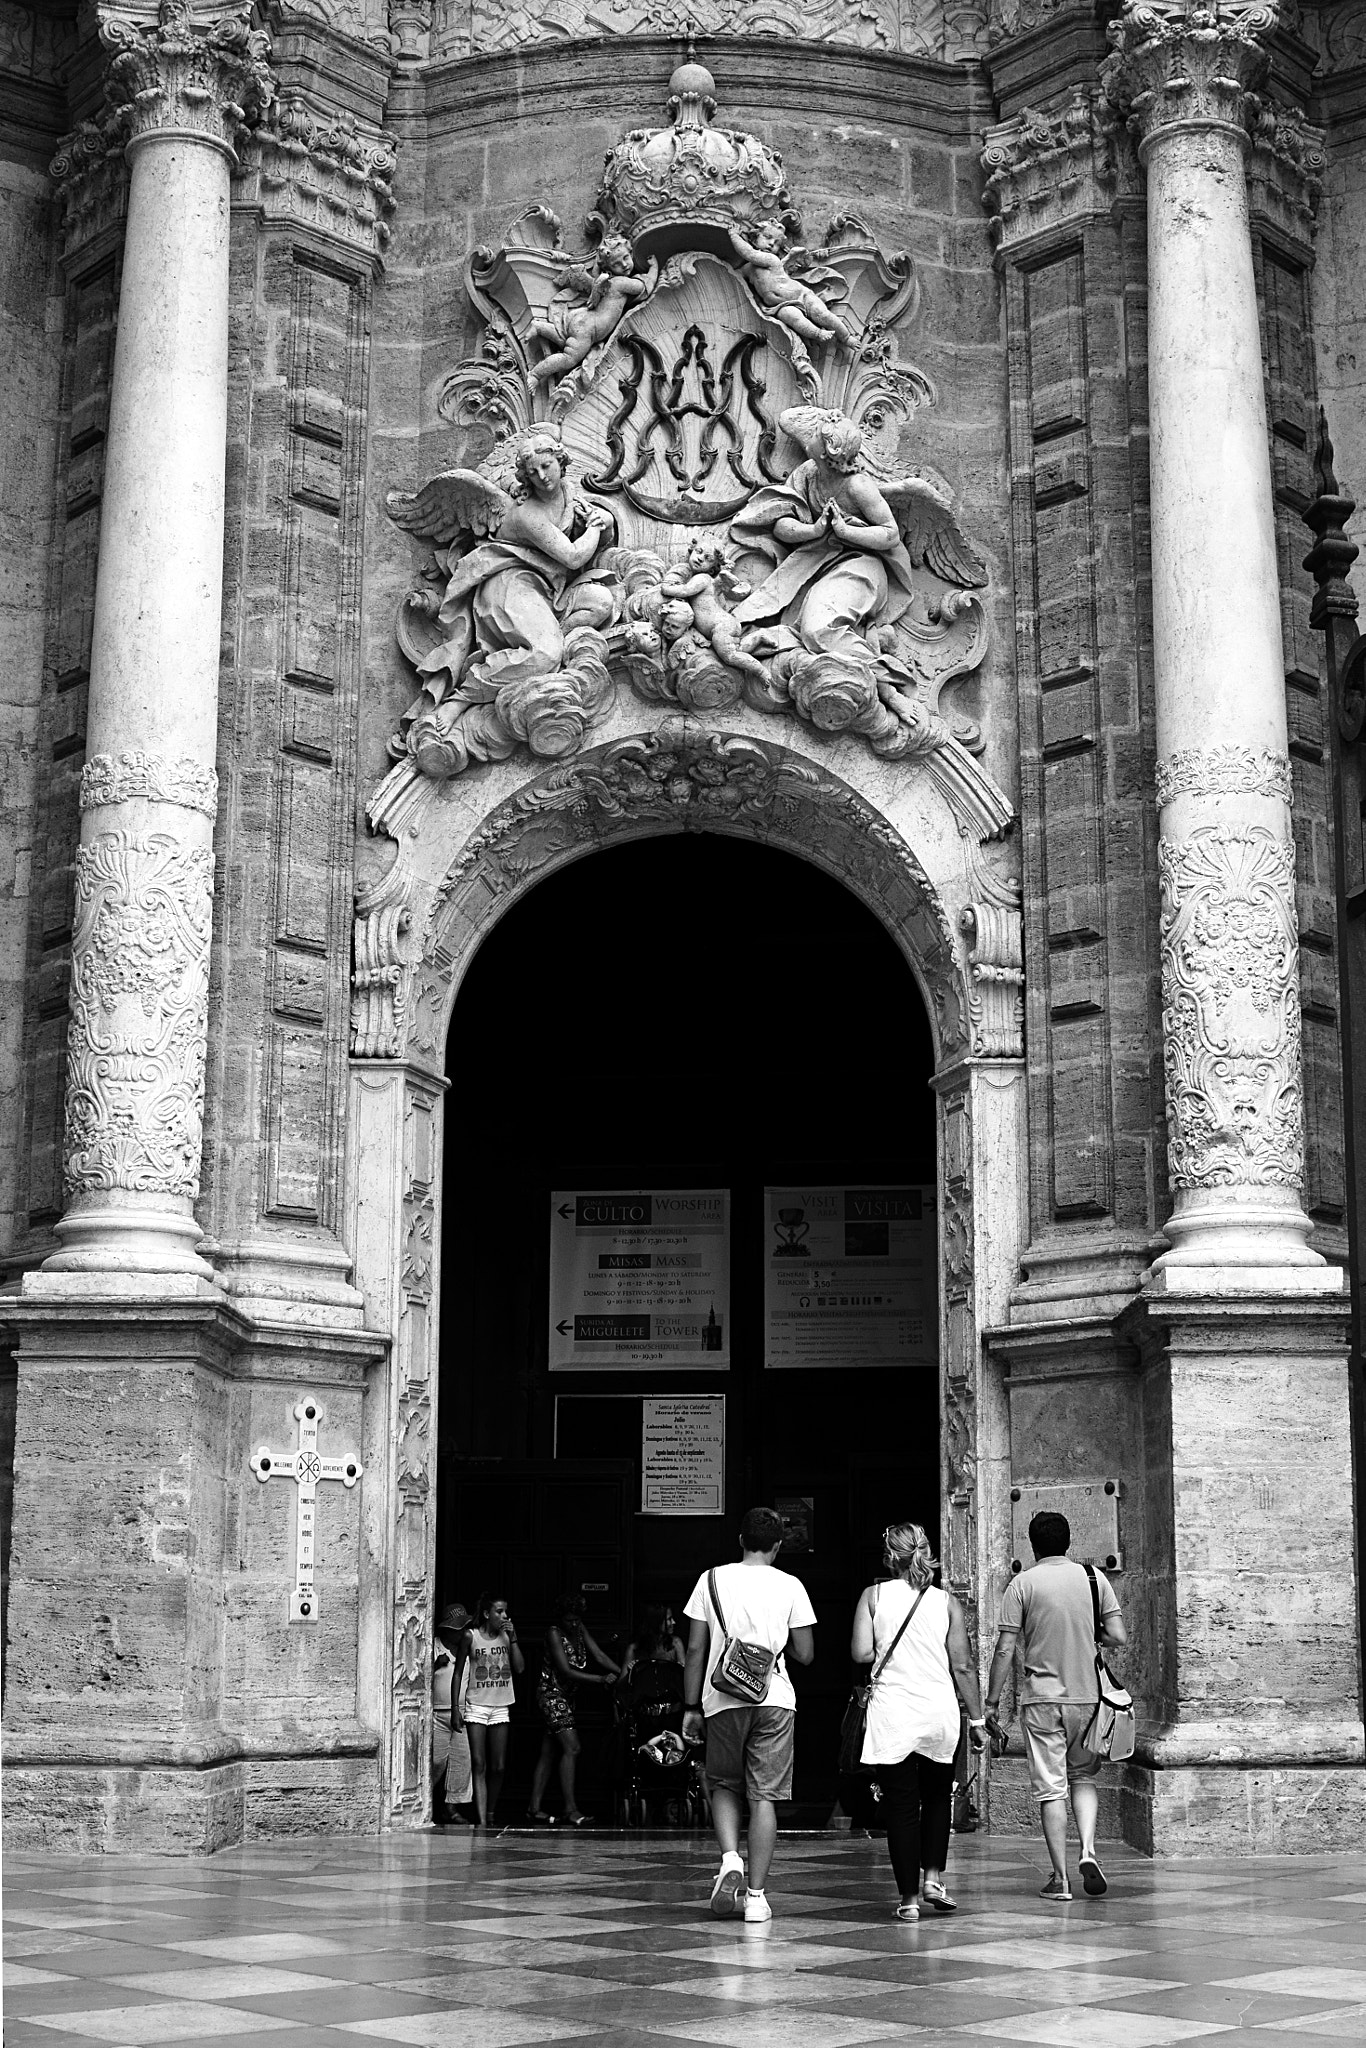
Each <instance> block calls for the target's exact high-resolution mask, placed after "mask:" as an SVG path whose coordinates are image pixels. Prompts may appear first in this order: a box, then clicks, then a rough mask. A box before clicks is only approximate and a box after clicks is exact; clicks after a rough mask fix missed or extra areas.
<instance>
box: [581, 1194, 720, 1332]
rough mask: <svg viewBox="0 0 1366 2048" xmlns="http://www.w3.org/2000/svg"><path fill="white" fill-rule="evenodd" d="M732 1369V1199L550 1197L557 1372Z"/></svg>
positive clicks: (699, 1196) (703, 1196) (716, 1196)
mask: <svg viewBox="0 0 1366 2048" xmlns="http://www.w3.org/2000/svg"><path fill="white" fill-rule="evenodd" d="M729 1364H730V1194H729V1191H728V1190H727V1189H725V1188H711V1189H706V1188H703V1189H698V1188H681V1189H659V1188H651V1189H646V1190H644V1191H637V1192H636V1193H634V1194H588V1195H584V1194H578V1193H575V1192H566V1191H564V1190H559V1191H557V1192H556V1193H555V1194H553V1195H552V1196H551V1197H550V1370H551V1371H552V1372H582V1371H584V1370H585V1369H587V1370H588V1371H590V1372H634V1371H637V1370H638V1369H639V1368H640V1367H641V1366H653V1365H660V1366H667V1367H668V1368H669V1369H670V1371H673V1372H676V1371H679V1370H680V1369H681V1370H688V1369H694V1368H695V1369H696V1370H698V1371H701V1372H714V1371H716V1370H717V1368H718V1367H726V1366H729Z"/></svg>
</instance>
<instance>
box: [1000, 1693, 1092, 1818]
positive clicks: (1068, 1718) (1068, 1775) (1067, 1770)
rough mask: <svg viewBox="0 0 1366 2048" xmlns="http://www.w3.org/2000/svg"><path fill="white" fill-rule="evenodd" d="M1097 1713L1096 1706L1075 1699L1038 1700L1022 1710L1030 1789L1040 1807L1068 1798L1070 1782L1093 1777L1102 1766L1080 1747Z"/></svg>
mask: <svg viewBox="0 0 1366 2048" xmlns="http://www.w3.org/2000/svg"><path fill="white" fill-rule="evenodd" d="M1094 1713H1095V1708H1094V1706H1090V1705H1086V1706H1082V1705H1079V1704H1077V1703H1075V1702H1073V1701H1072V1700H1044V1701H1037V1700H1036V1701H1035V1703H1034V1704H1033V1706H1029V1707H1022V1708H1021V1709H1020V1725H1021V1727H1022V1728H1023V1730H1024V1744H1025V1755H1026V1756H1027V1757H1028V1758H1029V1789H1030V1791H1031V1792H1032V1793H1033V1795H1034V1797H1035V1799H1037V1800H1038V1802H1039V1804H1040V1806H1042V1805H1043V1804H1044V1803H1045V1802H1046V1801H1047V1800H1049V1799H1066V1797H1067V1788H1068V1786H1069V1785H1070V1784H1071V1783H1073V1782H1074V1781H1075V1780H1076V1779H1078V1778H1094V1776H1095V1775H1096V1772H1097V1771H1098V1770H1099V1769H1100V1760H1099V1758H1098V1757H1094V1756H1090V1755H1088V1754H1087V1752H1086V1751H1085V1750H1084V1749H1083V1748H1082V1746H1081V1738H1082V1736H1083V1734H1084V1733H1085V1731H1086V1729H1087V1728H1088V1727H1089V1726H1090V1723H1091V1716H1092V1715H1093V1714H1094Z"/></svg>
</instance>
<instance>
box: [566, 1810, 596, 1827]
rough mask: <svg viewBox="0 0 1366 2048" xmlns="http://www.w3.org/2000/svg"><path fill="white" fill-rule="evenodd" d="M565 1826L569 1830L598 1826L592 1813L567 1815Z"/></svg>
mask: <svg viewBox="0 0 1366 2048" xmlns="http://www.w3.org/2000/svg"><path fill="white" fill-rule="evenodd" d="M564 1824H565V1826H566V1827H567V1828H591V1827H595V1826H596V1825H597V1823H596V1822H595V1820H594V1819H593V1816H592V1814H591V1813H567V1814H566V1815H565V1817H564Z"/></svg>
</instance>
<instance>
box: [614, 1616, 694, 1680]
mask: <svg viewBox="0 0 1366 2048" xmlns="http://www.w3.org/2000/svg"><path fill="white" fill-rule="evenodd" d="M686 1655H687V1653H686V1651H685V1650H684V1648H683V1638H682V1637H681V1636H680V1635H679V1633H678V1627H677V1624H676V1622H675V1621H674V1611H673V1609H672V1607H669V1606H667V1605H666V1606H664V1607H647V1608H645V1609H644V1610H643V1612H642V1614H641V1617H640V1626H639V1627H638V1628H637V1630H636V1632H635V1634H634V1635H633V1636H632V1638H631V1640H630V1642H629V1643H628V1644H627V1645H626V1655H625V1657H624V1658H623V1659H622V1666H621V1668H622V1670H623V1671H624V1672H626V1671H631V1670H632V1669H633V1668H634V1667H635V1666H636V1665H637V1664H677V1665H679V1666H680V1667H681V1666H682V1664H683V1662H684V1659H685V1657H686Z"/></svg>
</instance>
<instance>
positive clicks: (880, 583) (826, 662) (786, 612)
mask: <svg viewBox="0 0 1366 2048" xmlns="http://www.w3.org/2000/svg"><path fill="white" fill-rule="evenodd" d="M778 424H779V426H780V427H781V428H782V429H783V431H784V432H785V433H786V434H788V435H790V436H791V438H792V439H793V440H794V441H796V442H797V443H798V445H799V446H800V447H801V448H802V449H803V451H804V453H805V456H806V460H805V461H804V462H800V463H798V465H797V467H796V468H795V469H794V470H793V471H792V473H791V475H790V476H789V477H788V478H787V480H786V482H785V483H781V484H772V485H768V486H766V487H765V488H764V489H762V490H759V491H756V492H755V494H754V496H753V497H752V498H751V499H750V501H749V503H748V505H747V506H746V507H745V509H744V511H743V512H742V513H740V514H739V515H738V517H737V518H736V519H734V520H733V521H732V522H731V528H730V534H731V539H732V541H733V542H734V544H735V545H736V546H737V547H739V548H741V549H748V550H751V551H756V552H758V553H761V554H766V555H768V556H770V557H771V558H772V560H773V563H774V567H773V570H772V573H771V574H770V575H769V576H767V577H766V578H765V580H764V581H763V582H762V583H761V584H760V585H759V586H758V588H757V589H755V590H754V591H753V592H752V594H751V595H750V596H749V597H747V598H745V599H744V600H743V602H742V603H741V604H739V605H738V606H737V607H736V610H735V618H736V620H737V621H738V623H739V624H740V626H741V628H742V629H743V631H744V639H743V645H744V648H745V651H746V652H747V653H749V654H751V655H755V656H761V655H769V656H772V657H774V660H773V664H772V669H771V671H770V673H771V674H772V675H776V676H777V677H778V678H780V680H781V683H782V687H783V691H784V694H786V695H787V696H788V697H789V698H790V699H791V701H792V702H793V703H794V704H795V705H796V706H797V709H798V710H799V711H800V712H801V713H802V715H803V716H804V717H809V718H811V719H812V721H813V722H814V723H815V724H817V725H822V726H825V727H826V728H827V729H828V730H836V729H844V728H846V727H847V728H850V729H852V730H855V731H859V732H863V733H865V734H866V735H867V737H868V738H869V739H870V741H871V742H872V744H873V746H874V748H875V749H876V750H878V751H882V752H897V751H903V750H904V746H905V743H906V735H905V734H904V733H903V734H898V731H897V726H898V723H899V724H900V725H901V726H903V727H906V728H919V727H924V725H925V721H926V717H927V713H926V711H925V708H924V706H923V705H922V704H919V703H917V702H916V701H915V698H914V690H915V682H916V679H915V676H914V674H913V672H912V671H911V670H909V669H908V668H907V667H906V666H905V665H904V663H902V662H901V661H900V660H899V659H898V658H897V655H896V652H895V647H896V640H897V634H896V630H895V629H896V622H897V620H898V619H900V618H901V617H902V616H903V614H905V613H907V612H908V611H909V608H910V606H911V603H912V600H913V599H914V597H915V595H916V586H915V582H914V578H913V573H912V572H913V570H915V569H919V568H927V569H929V570H930V571H931V573H932V574H933V575H935V576H938V577H940V578H941V579H942V580H943V581H944V582H946V583H952V584H956V585H957V586H958V587H959V588H960V589H968V590H975V589H980V588H981V587H982V585H983V584H984V583H985V582H986V580H987V579H986V566H985V564H984V563H983V562H982V560H981V557H980V556H979V555H978V553H977V551H976V549H975V548H974V547H973V546H972V543H971V542H970V541H969V540H968V539H967V537H966V536H965V534H964V533H963V531H962V529H961V527H960V526H959V524H958V521H957V520H956V518H955V517H954V512H953V506H952V503H951V501H950V500H949V499H948V498H947V497H946V496H945V495H944V493H943V492H942V491H940V490H939V489H938V487H937V486H936V485H934V484H932V483H930V482H929V481H928V480H927V479H926V478H924V477H914V476H909V477H903V478H901V479H900V480H898V481H897V482H894V483H886V484H880V483H879V482H878V481H877V480H876V479H875V478H874V477H871V476H869V475H868V473H867V472H866V471H865V470H864V469H862V468H861V467H860V462H861V457H862V452H863V432H862V429H861V428H860V427H859V426H858V424H857V422H856V421H854V420H851V419H848V418H846V417H845V415H844V414H843V413H841V412H837V411H835V410H833V409H830V408H826V407H820V406H808V405H797V406H790V407H789V408H788V409H787V410H786V411H785V412H782V413H780V414H779V417H778ZM941 725H942V721H940V720H938V719H937V718H936V719H935V720H934V726H935V728H936V730H935V731H934V733H933V734H932V735H931V737H933V738H934V739H935V740H936V741H937V740H938V739H939V737H940V734H939V732H938V728H939V727H940V726H941ZM944 731H947V728H944Z"/></svg>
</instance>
